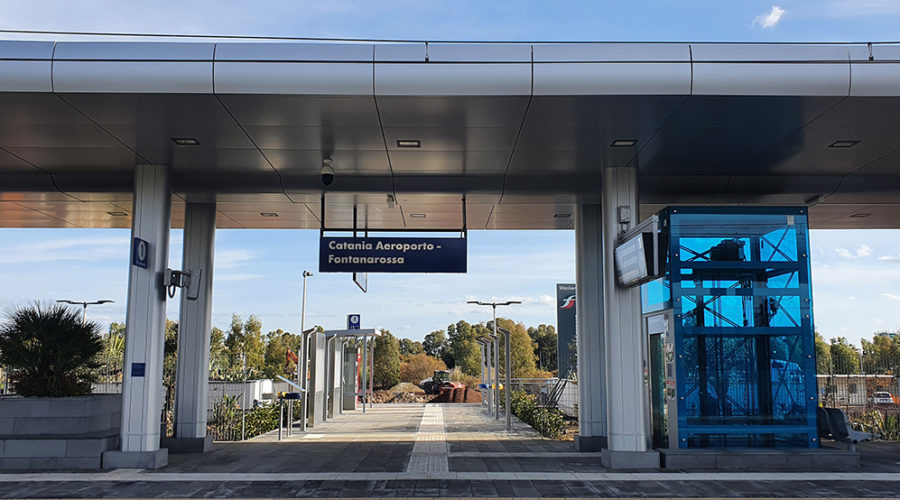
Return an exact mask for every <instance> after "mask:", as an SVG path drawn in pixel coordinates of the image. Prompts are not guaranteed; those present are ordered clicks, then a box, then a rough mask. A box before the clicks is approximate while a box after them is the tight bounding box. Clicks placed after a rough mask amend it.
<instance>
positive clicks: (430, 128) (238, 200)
mask: <svg viewBox="0 0 900 500" xmlns="http://www.w3.org/2000/svg"><path fill="white" fill-rule="evenodd" d="M0 109H2V112H0V189H2V193H0V226H3V227H129V226H130V212H131V209H132V208H131V201H130V200H131V194H130V191H131V185H132V172H133V168H134V165H135V164H138V163H160V164H167V165H171V167H172V169H173V183H174V189H175V191H176V197H175V201H174V205H175V206H174V210H173V220H174V222H173V224H174V225H176V226H180V225H181V224H182V222H183V221H182V218H183V215H182V212H183V204H184V201H185V200H192V199H197V200H204V199H216V200H217V201H218V210H219V217H218V221H217V225H218V226H219V227H246V228H318V227H319V225H320V217H321V213H320V198H321V196H322V193H323V192H324V193H325V196H326V203H327V208H326V211H325V213H326V218H327V220H326V224H327V226H328V227H350V226H352V223H353V222H352V214H353V206H354V205H356V206H357V207H358V225H359V227H360V228H361V229H362V228H368V229H371V230H378V229H386V228H391V229H395V228H410V229H426V228H427V229H458V228H460V227H462V226H463V221H462V213H463V212H462V209H461V203H462V198H463V196H465V199H466V206H467V210H466V214H467V215H466V217H467V221H466V222H467V225H468V228H469V229H482V228H484V229H554V228H556V229H565V228H571V227H573V224H574V220H573V216H572V215H573V213H574V206H575V203H576V201H578V200H585V201H597V197H598V196H599V191H600V190H599V185H600V178H601V175H600V173H601V168H602V167H603V166H604V165H634V166H637V167H638V168H639V172H640V183H641V184H640V185H641V201H642V203H643V204H644V206H643V207H642V212H644V215H647V214H648V213H651V212H653V211H655V210H657V209H658V208H660V207H661V206H663V205H666V204H677V203H690V204H708V203H721V204H735V203H742V204H743V203H746V204H751V203H753V204H757V203H759V204H805V203H812V204H813V206H812V207H811V209H810V214H811V222H812V225H813V227H818V228H838V227H842V228H873V227H890V228H896V227H900V222H898V221H900V217H898V216H900V200H898V193H900V133H898V132H900V121H898V117H900V46H895V45H890V44H885V45H878V44H875V45H867V44H848V45H824V44H820V45H802V44H741V45H726V44H679V43H673V44H655V43H559V44H546V43H544V44H525V43H515V44H502V43H484V44H465V43H427V44H426V43H393V44H391V43H383V44H382V43H376V44H365V43H262V42H257V43H144V42H56V43H54V42H10V41H7V42H0ZM173 138H193V139H196V140H197V141H198V142H199V145H177V144H175V142H173V140H172V139H173ZM399 140H415V141H419V147H418V148H406V147H400V145H399V144H398V141H399ZM615 140H636V141H637V143H636V145H635V146H634V147H612V146H611V144H612V143H613V141H615ZM836 141H858V142H857V143H853V142H851V143H848V144H850V145H851V146H852V147H845V148H839V147H829V146H830V145H833V144H834V143H835V142H836ZM329 156H333V158H334V167H335V170H336V172H337V176H336V180H335V182H334V184H333V185H332V186H329V187H328V188H327V189H326V188H324V187H323V186H322V184H321V181H320V169H321V166H322V160H323V158H325V157H329ZM389 193H390V194H393V195H395V197H396V203H395V204H394V203H387V200H386V196H387V194H389ZM264 213H265V214H267V215H268V216H264V215H262V214H264ZM272 214H277V216H274V215H272ZM413 214H416V215H417V217H412V215H413ZM420 214H424V215H425V217H424V218H423V217H420V216H418V215H420Z"/></svg>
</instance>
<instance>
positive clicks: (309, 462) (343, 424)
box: [0, 404, 900, 498]
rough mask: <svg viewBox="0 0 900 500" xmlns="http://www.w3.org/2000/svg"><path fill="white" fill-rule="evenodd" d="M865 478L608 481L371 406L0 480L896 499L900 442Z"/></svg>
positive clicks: (470, 420) (157, 486)
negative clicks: (94, 467) (155, 460)
mask: <svg viewBox="0 0 900 500" xmlns="http://www.w3.org/2000/svg"><path fill="white" fill-rule="evenodd" d="M860 450H861V451H863V456H862V463H863V471H862V472H850V473H831V472H829V473H821V472H803V473H772V472H731V473H714V472H704V473H683V472H682V473H673V472H652V473H651V472H634V473H628V472H609V471H607V470H605V469H604V468H603V467H602V465H601V463H600V455H599V454H593V453H579V452H576V451H575V450H574V449H573V445H572V443H571V442H562V441H554V440H549V439H544V438H542V437H540V436H539V435H538V434H537V433H536V432H534V431H533V430H532V429H531V428H530V427H528V426H526V425H525V424H522V423H521V422H519V421H518V420H516V419H513V430H512V432H509V433H507V432H506V430H505V421H504V420H503V419H501V420H499V421H498V420H495V419H493V418H491V417H489V416H488V415H487V413H486V412H485V411H484V410H483V409H482V407H481V406H480V405H460V404H444V405H421V404H418V405H412V404H411V405H376V406H375V407H374V408H372V409H370V410H369V411H368V412H367V413H366V414H363V413H362V412H361V411H355V412H348V413H347V414H344V415H340V416H338V417H337V418H334V419H332V420H330V421H329V422H327V423H325V424H322V425H319V426H317V427H316V428H314V429H309V431H308V432H306V433H301V432H299V431H295V432H294V434H293V436H291V437H287V436H284V439H282V440H281V441H278V439H277V432H273V433H269V434H267V435H265V436H260V437H258V438H255V439H253V440H251V441H249V442H246V443H216V444H215V446H214V449H213V451H212V452H210V453H207V454H187V455H170V457H169V465H168V466H167V467H165V468H163V469H160V470H157V471H137V470H117V471H109V472H105V471H103V472H101V471H97V472H72V473H60V472H48V473H28V474H23V473H21V472H19V473H8V474H0V497H4V498H10V497H16V498H46V497H198V496H203V497H298V496H300V497H371V496H388V497H437V496H444V497H648V496H652V497H748V496H749V497H848V496H849V497H898V496H900V443H884V442H881V443H867V444H864V445H861V446H860Z"/></svg>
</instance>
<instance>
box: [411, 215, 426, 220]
mask: <svg viewBox="0 0 900 500" xmlns="http://www.w3.org/2000/svg"><path fill="white" fill-rule="evenodd" d="M409 216H410V217H412V218H414V219H424V218H425V214H409Z"/></svg>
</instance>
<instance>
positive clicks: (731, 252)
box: [678, 236, 750, 262]
mask: <svg viewBox="0 0 900 500" xmlns="http://www.w3.org/2000/svg"><path fill="white" fill-rule="evenodd" d="M749 243H750V240H749V239H747V238H725V239H723V238H722V237H721V236H712V237H703V238H691V237H684V236H682V237H681V238H679V240H678V244H679V248H678V249H679V251H680V257H681V262H722V261H728V262H745V261H747V257H748V253H747V252H745V249H746V248H748V247H749Z"/></svg>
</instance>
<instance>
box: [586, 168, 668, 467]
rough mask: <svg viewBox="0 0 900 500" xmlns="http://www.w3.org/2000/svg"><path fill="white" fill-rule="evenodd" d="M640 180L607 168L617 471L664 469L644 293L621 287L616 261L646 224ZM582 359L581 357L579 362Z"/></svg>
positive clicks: (608, 328)
mask: <svg viewBox="0 0 900 500" xmlns="http://www.w3.org/2000/svg"><path fill="white" fill-rule="evenodd" d="M637 178H638V177H637V168H636V167H607V168H605V169H604V171H603V214H602V215H603V224H602V232H603V236H602V240H603V260H602V262H603V276H604V278H605V280H604V283H603V292H604V299H605V304H606V307H605V308H604V311H603V312H604V315H605V318H604V327H605V333H606V335H605V341H606V347H605V355H606V356H605V359H606V381H607V384H606V387H607V393H606V409H607V412H606V417H607V427H608V435H607V441H608V442H607V447H606V448H605V449H604V450H603V458H602V462H603V465H604V466H606V467H609V468H612V469H626V468H627V469H635V468H651V469H656V468H659V453H658V452H656V451H652V450H650V449H649V448H650V443H649V440H650V436H649V433H648V429H649V425H648V422H649V418H650V415H649V409H648V407H647V391H648V387H647V385H646V382H645V377H644V357H645V356H644V353H645V351H646V349H647V347H646V342H645V341H644V335H643V331H642V328H641V290H640V288H639V287H632V288H625V287H621V286H619V284H618V281H617V279H616V271H615V259H614V251H615V248H616V245H617V244H618V239H619V236H621V235H622V234H623V233H625V232H626V231H628V230H630V229H631V228H633V227H634V226H635V225H636V224H637V223H638V222H640V221H639V220H638V219H639V217H640V207H639V204H638V181H637ZM580 311H581V309H579V312H580ZM580 358H581V356H580V355H579V363H580V362H581V359H580Z"/></svg>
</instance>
